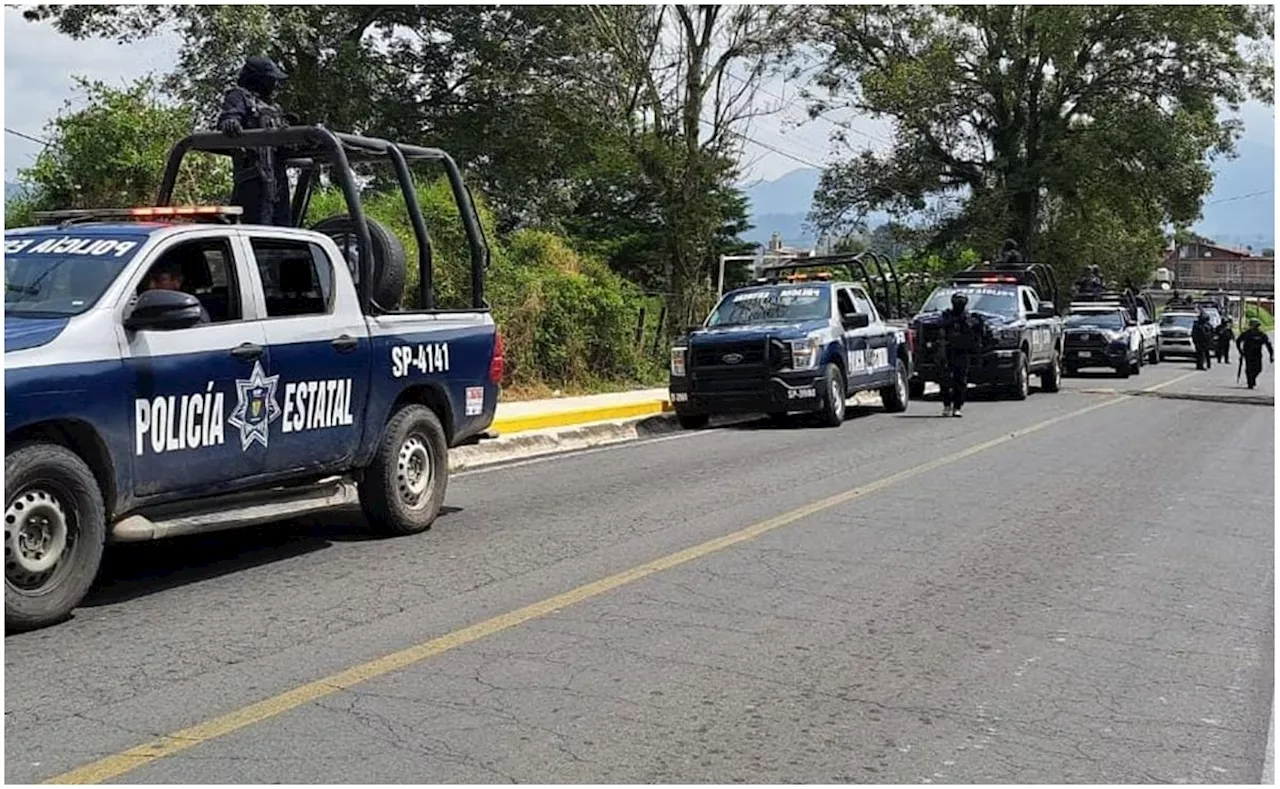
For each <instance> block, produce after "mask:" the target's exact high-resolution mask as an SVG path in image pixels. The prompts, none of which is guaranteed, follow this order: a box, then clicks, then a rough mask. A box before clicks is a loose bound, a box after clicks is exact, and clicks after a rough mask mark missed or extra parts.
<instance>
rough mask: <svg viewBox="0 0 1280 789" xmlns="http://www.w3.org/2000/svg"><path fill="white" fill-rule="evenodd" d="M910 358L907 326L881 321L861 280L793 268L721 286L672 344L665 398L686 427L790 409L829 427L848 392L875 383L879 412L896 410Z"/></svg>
mask: <svg viewBox="0 0 1280 789" xmlns="http://www.w3.org/2000/svg"><path fill="white" fill-rule="evenodd" d="M804 265H805V266H806V267H807V266H809V265H812V264H804ZM911 366H912V357H911V351H910V342H909V341H908V339H907V331H906V329H905V328H904V327H899V326H894V325H891V324H890V323H888V322H886V321H885V320H884V318H883V317H882V316H881V313H880V311H879V310H878V309H877V308H876V306H875V304H874V302H873V300H872V299H871V298H870V297H869V296H868V295H867V291H866V290H865V289H864V287H863V286H862V285H861V284H857V283H852V282H833V281H824V280H822V279H820V278H809V277H807V276H804V275H795V276H791V277H789V278H787V279H786V280H784V281H774V282H764V283H761V284H757V285H754V286H750V287H745V288H740V289H738V290H733V291H730V292H729V293H727V294H725V295H724V296H723V297H722V298H721V299H720V303H719V304H717V305H716V307H715V309H714V310H712V312H711V315H710V316H709V317H708V318H707V319H706V321H705V322H704V324H703V325H702V326H700V327H697V328H695V329H691V330H690V331H689V332H688V333H687V334H686V336H684V337H682V338H680V339H679V340H678V341H677V342H676V344H675V346H674V347H673V348H672V349H671V402H672V404H673V405H674V406H675V411H676V416H677V418H678V419H679V421H680V425H681V426H682V427H684V428H686V429H697V428H700V427H704V426H705V425H706V424H707V421H708V419H709V418H710V417H711V416H713V415H722V414H726V415H727V414H757V413H760V414H768V415H770V416H771V417H775V418H777V417H782V416H785V415H786V414H788V413H792V412H797V411H801V412H811V413H817V414H818V415H819V417H820V419H821V422H822V424H824V425H826V426H829V427H834V426H838V425H839V424H840V423H841V422H843V420H844V413H845V401H846V398H847V397H848V396H849V395H852V394H854V393H856V392H862V391H871V390H875V391H879V393H880V397H881V399H882V400H883V401H884V406H885V410H887V411H891V412H898V411H905V410H906V408H907V402H908V397H909V395H908V393H907V381H908V379H909V378H910V376H911Z"/></svg>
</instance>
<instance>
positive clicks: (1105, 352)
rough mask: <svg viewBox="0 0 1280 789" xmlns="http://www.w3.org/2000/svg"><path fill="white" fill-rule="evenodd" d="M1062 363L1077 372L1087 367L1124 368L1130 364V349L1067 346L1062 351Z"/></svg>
mask: <svg viewBox="0 0 1280 789" xmlns="http://www.w3.org/2000/svg"><path fill="white" fill-rule="evenodd" d="M1062 363H1063V365H1065V366H1067V367H1072V368H1075V369H1077V370H1079V369H1082V368H1085V367H1112V368H1115V367H1122V366H1124V365H1125V364H1128V363H1129V349H1128V348H1111V347H1106V348H1096V347H1095V348H1072V347H1071V346H1067V347H1066V348H1064V349H1063V350H1062Z"/></svg>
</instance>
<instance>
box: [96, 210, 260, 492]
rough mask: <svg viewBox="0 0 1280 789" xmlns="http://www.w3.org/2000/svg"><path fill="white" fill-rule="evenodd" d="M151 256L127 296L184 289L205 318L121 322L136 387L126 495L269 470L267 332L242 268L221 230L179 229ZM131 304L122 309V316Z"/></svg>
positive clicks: (216, 484) (213, 487) (220, 482)
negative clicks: (186, 324) (165, 325)
mask: <svg viewBox="0 0 1280 789" xmlns="http://www.w3.org/2000/svg"><path fill="white" fill-rule="evenodd" d="M193 235H194V238H193ZM157 252H158V255H157V256H156V258H155V262H154V263H153V264H152V265H151V266H150V267H148V268H147V269H146V270H145V271H142V272H139V273H138V275H137V279H136V280H135V281H134V282H132V283H131V284H132V286H133V290H132V293H133V294H137V293H141V292H142V291H144V290H148V289H151V288H168V289H178V290H183V291H186V292H187V293H190V294H192V295H194V296H195V297H196V298H198V299H200V303H201V305H202V306H203V307H204V310H205V312H206V313H207V314H208V317H209V322H208V323H202V324H199V325H196V326H193V327H190V328H186V329H145V330H138V331H128V330H126V329H125V328H124V326H123V325H122V324H121V325H120V326H119V328H118V331H119V332H120V334H121V337H122V341H121V347H122V349H123V352H122V355H123V361H124V366H125V369H126V370H127V372H128V379H127V380H130V381H131V382H132V386H133V406H132V408H133V413H132V414H131V419H132V423H133V430H132V434H131V435H130V436H129V445H130V455H131V456H132V459H133V478H134V490H133V495H134V496H137V497H139V498H146V497H151V496H161V495H165V494H182V495H184V496H196V495H202V494H205V493H216V492H218V491H219V490H220V489H221V488H225V487H228V486H230V485H231V484H232V483H236V484H239V483H241V482H242V481H243V480H245V479H248V478H252V477H255V476H258V475H260V474H262V473H263V470H264V469H265V467H266V449H267V442H266V438H265V435H263V434H261V432H260V428H262V427H263V425H264V423H263V421H262V419H263V418H264V415H265V413H266V410H265V403H266V402H267V400H265V399H264V398H263V395H264V394H267V393H269V383H270V382H269V381H268V380H267V379H264V377H263V371H264V370H265V368H266V367H267V365H268V363H269V360H268V358H267V354H266V335H265V334H264V331H263V327H262V324H261V322H260V321H259V320H258V317H259V315H258V313H257V312H256V311H255V309H254V306H253V304H254V302H253V300H252V299H251V298H250V292H251V291H250V289H249V288H248V287H247V280H248V277H247V274H248V269H247V267H246V266H245V261H244V260H243V259H242V258H241V259H237V257H236V255H235V245H234V244H233V237H232V236H231V235H230V234H229V233H228V231H226V230H209V231H205V232H203V233H200V232H196V233H188V234H184V235H183V236H182V238H181V239H180V240H175V242H173V243H171V244H169V245H168V246H166V247H161V248H160V249H159V250H157ZM132 300H133V297H132V296H131V297H130V301H129V303H127V304H125V305H121V309H120V312H119V318H120V320H121V321H122V322H123V320H124V319H125V317H127V316H128V314H129V310H130V308H131V304H132Z"/></svg>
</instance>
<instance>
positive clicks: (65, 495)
mask: <svg viewBox="0 0 1280 789" xmlns="http://www.w3.org/2000/svg"><path fill="white" fill-rule="evenodd" d="M4 486H5V519H4V520H5V523H4V536H5V565H4V624H5V629H6V630H7V631H10V632H15V631H22V630H32V629H35V628H38V627H46V626H48V625H52V624H55V623H57V622H60V621H62V620H64V619H66V618H67V617H68V616H70V614H71V611H72V610H73V609H74V608H75V607H76V606H77V605H79V604H80V601H81V600H83V599H84V596H85V594H86V593H87V592H88V591H89V587H90V586H92V585H93V580H94V578H96V577H97V575H98V568H99V566H100V565H101V564H102V550H103V543H104V542H105V541H106V536H107V515H106V507H105V505H104V503H103V500H102V490H101V489H100V488H99V487H98V480H97V479H96V478H95V477H94V476H93V472H92V471H91V470H90V469H89V466H88V465H86V464H85V462H84V461H83V460H81V459H80V457H79V456H78V455H76V454H75V453H74V452H72V451H71V450H69V449H65V448H63V447H61V446H58V445H56V444H28V445H26V446H20V447H18V448H17V449H15V450H14V451H12V452H10V453H9V454H8V455H6V456H5V462H4ZM34 530H38V533H39V535H40V537H41V538H43V540H42V541H43V542H44V544H43V545H40V546H36V545H33V544H32V542H31V541H29V540H23V539H22V535H23V534H24V533H25V534H27V535H29V536H31V535H33V531H34ZM55 546H56V555H54V556H51V554H55ZM24 548H25V549H24ZM50 559H52V564H50V563H49V562H50Z"/></svg>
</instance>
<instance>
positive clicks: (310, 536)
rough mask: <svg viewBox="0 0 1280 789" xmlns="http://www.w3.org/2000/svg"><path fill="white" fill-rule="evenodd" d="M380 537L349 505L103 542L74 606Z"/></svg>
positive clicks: (444, 513) (448, 512)
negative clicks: (242, 524)
mask: <svg viewBox="0 0 1280 789" xmlns="http://www.w3.org/2000/svg"><path fill="white" fill-rule="evenodd" d="M457 512H461V509H459V508H457V507H442V508H441V509H440V518H445V517H447V516H449V515H452V514H454V513H457ZM436 523H437V524H439V521H438V520H437V522H436ZM380 539H394V538H388V537H382V536H380V535H377V534H374V533H373V532H372V531H370V529H369V527H368V525H367V524H366V522H365V519H364V516H363V515H362V514H361V513H360V510H359V508H358V507H350V508H343V509H340V510H335V511H333V512H329V513H322V514H320V515H316V516H313V517H309V518H306V519H293V520H287V521H281V522H279V523H272V524H266V525H263V526H254V527H250V528H245V529H234V530H230V531H224V532H215V533H213V534H201V535H195V536H191V537H175V538H172V539H167V540H155V541H154V542H145V543H133V544H121V545H108V546H107V549H106V553H105V554H104V556H103V558H102V569H101V571H100V572H99V573H98V579H97V581H95V582H94V585H93V588H92V589H90V591H89V594H88V595H87V596H86V597H85V599H84V602H82V603H81V604H80V607H81V608H96V607H98V606H104V605H112V604H115V603H122V602H126V601H128V600H133V599H135V598H139V597H146V596H147V595H152V594H156V593H157V592H163V591H166V590H168V589H173V588H175V587H179V586H184V585H186V584H190V583H198V582H200V581H207V580H210V579H213V578H218V577H220V576H224V575H230V574H232V573H237V572H240V571H241V570H247V569H250V568H253V567H261V566H263V565H267V564H272V563H274V562H282V561H285V560H286V559H292V558H295V557H298V556H304V555H306V554H310V553H315V552H317V551H322V550H325V549H326V548H330V547H332V546H333V544H334V543H342V542H364V541H367V540H380Z"/></svg>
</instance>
